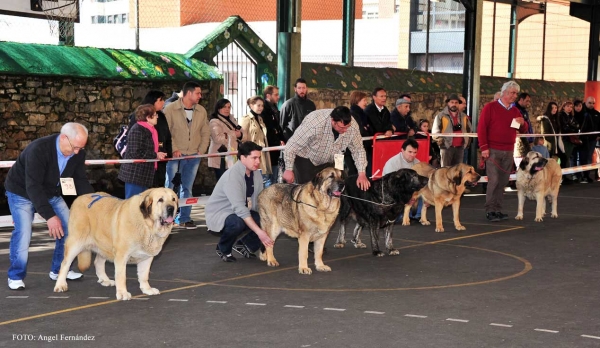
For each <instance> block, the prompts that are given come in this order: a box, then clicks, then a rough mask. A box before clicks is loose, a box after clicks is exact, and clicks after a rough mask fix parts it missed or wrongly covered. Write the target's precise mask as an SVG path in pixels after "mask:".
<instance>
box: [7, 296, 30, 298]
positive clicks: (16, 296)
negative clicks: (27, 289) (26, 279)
mask: <svg viewBox="0 0 600 348" xmlns="http://www.w3.org/2000/svg"><path fill="white" fill-rule="evenodd" d="M28 297H29V296H6V298H28Z"/></svg>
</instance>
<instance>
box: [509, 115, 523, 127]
mask: <svg viewBox="0 0 600 348" xmlns="http://www.w3.org/2000/svg"><path fill="white" fill-rule="evenodd" d="M510 128H514V129H520V128H521V125H520V124H519V122H517V119H516V118H513V120H512V122H511V123H510Z"/></svg>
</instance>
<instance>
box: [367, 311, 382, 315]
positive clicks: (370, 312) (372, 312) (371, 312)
mask: <svg viewBox="0 0 600 348" xmlns="http://www.w3.org/2000/svg"><path fill="white" fill-rule="evenodd" d="M365 314H385V312H375V311H365Z"/></svg>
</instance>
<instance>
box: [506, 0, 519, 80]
mask: <svg viewBox="0 0 600 348" xmlns="http://www.w3.org/2000/svg"><path fill="white" fill-rule="evenodd" d="M517 1H518V0H513V3H512V5H510V37H509V40H508V45H509V46H508V72H507V74H506V77H508V78H509V79H512V78H514V77H515V72H516V71H515V69H516V67H517V33H518V32H517V27H518V25H519V19H518V18H517Z"/></svg>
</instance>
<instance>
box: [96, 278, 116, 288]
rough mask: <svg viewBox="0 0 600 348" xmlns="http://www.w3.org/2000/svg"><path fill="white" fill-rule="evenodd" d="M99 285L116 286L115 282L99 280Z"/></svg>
mask: <svg viewBox="0 0 600 348" xmlns="http://www.w3.org/2000/svg"><path fill="white" fill-rule="evenodd" d="M98 283H99V284H100V285H102V286H115V281H114V280H110V279H98Z"/></svg>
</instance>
